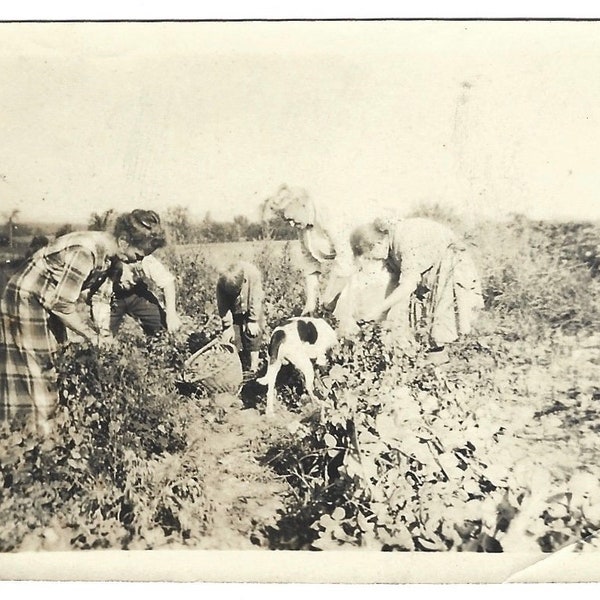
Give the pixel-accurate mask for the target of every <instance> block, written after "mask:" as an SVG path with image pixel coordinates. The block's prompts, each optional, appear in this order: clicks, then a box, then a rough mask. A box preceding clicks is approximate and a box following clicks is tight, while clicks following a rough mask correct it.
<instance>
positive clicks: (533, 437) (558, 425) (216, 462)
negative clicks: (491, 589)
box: [190, 335, 600, 551]
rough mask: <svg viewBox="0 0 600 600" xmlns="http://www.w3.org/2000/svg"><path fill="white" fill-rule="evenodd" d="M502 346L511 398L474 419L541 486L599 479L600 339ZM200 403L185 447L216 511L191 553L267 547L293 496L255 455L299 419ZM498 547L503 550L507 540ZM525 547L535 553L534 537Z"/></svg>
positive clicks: (220, 400) (222, 400) (230, 399)
mask: <svg viewBox="0 0 600 600" xmlns="http://www.w3.org/2000/svg"><path fill="white" fill-rule="evenodd" d="M509 348H510V352H511V356H509V357H507V363H506V364H505V365H504V366H503V367H501V368H499V369H498V370H497V371H496V372H495V378H496V381H497V385H498V388H499V389H502V390H504V391H506V390H508V389H511V390H513V393H511V394H506V393H505V394H504V395H503V398H502V405H501V406H498V405H495V406H493V407H490V405H489V404H488V403H486V402H483V401H482V404H481V406H480V408H479V409H480V410H481V411H482V414H484V413H485V414H487V415H488V416H489V415H490V411H491V413H492V414H493V416H494V418H496V419H499V420H500V421H501V422H502V424H503V425H504V426H506V428H508V429H510V430H511V431H513V432H514V434H515V438H516V442H514V443H512V445H511V446H510V448H509V450H510V452H511V453H512V454H513V457H516V460H517V462H518V458H519V456H523V457H527V458H528V459H533V461H534V463H535V464H536V465H538V466H539V468H540V470H539V472H542V473H547V481H546V483H547V484H548V485H550V484H551V482H552V481H559V480H561V481H564V480H567V479H569V477H570V476H572V475H573V473H575V472H576V471H578V470H580V469H586V470H588V471H590V470H591V471H593V472H598V476H599V477H600V470H599V469H598V467H597V466H596V465H597V464H598V462H599V461H598V458H599V457H600V437H599V436H598V431H600V385H599V383H598V379H597V373H598V372H600V371H599V370H598V369H599V367H600V336H599V335H595V336H587V337H569V336H562V337H560V338H558V340H557V343H556V344H555V345H554V346H552V347H548V346H544V347H540V348H538V350H537V351H535V352H533V353H532V351H531V345H530V344H529V343H525V342H514V343H513V344H512V345H510V346H509ZM439 368H443V369H446V370H448V369H453V368H455V369H457V370H460V368H461V366H460V365H457V364H456V363H455V364H453V363H450V364H449V365H444V366H440V367H439ZM208 402H210V404H211V410H210V412H209V417H208V420H207V417H206V413H205V414H204V415H203V416H202V417H199V420H198V421H197V422H196V423H193V424H192V425H191V427H190V437H191V440H192V441H191V443H192V444H193V445H194V444H197V445H198V446H199V447H200V448H202V450H203V456H204V459H203V465H202V468H203V469H205V471H206V473H205V480H204V481H205V485H206V490H207V493H208V495H209V499H210V501H211V502H212V504H213V505H214V521H213V524H212V526H211V528H210V532H211V534H210V536H209V537H207V538H205V539H204V540H203V541H202V543H201V544H200V546H199V547H200V548H201V549H237V550H242V549H252V548H254V549H259V548H268V540H266V539H265V537H264V533H263V532H264V530H265V528H267V527H269V526H273V525H275V524H276V523H277V521H278V519H279V518H280V517H281V516H282V514H283V513H284V511H285V503H286V499H287V498H289V497H290V493H291V491H290V490H289V488H288V486H287V484H286V482H285V481H284V480H283V479H281V478H279V477H278V476H277V475H276V474H275V473H274V472H273V471H271V470H270V469H269V468H268V466H266V465H264V464H262V461H261V458H262V457H264V455H265V453H266V452H267V450H268V448H269V447H270V446H272V445H273V444H274V443H276V441H277V440H278V439H281V438H282V437H283V436H284V434H285V433H286V426H287V425H288V424H289V423H290V422H291V421H292V420H294V419H298V414H295V413H293V412H289V411H288V410H287V409H286V407H284V406H282V405H280V406H279V407H278V410H277V412H276V415H275V417H273V418H272V419H267V418H266V417H265V416H264V414H263V410H264V407H263V406H262V404H261V403H259V404H258V405H257V406H256V407H251V408H247V407H244V405H243V403H242V401H241V400H240V399H239V398H238V397H236V396H233V395H228V394H221V395H219V396H217V397H214V398H212V399H210V400H209V401H208ZM504 450H506V448H505V449H504ZM500 451H502V448H500ZM532 476H536V475H535V474H533V475H532ZM546 483H544V482H540V486H542V487H543V486H544V485H546ZM548 489H550V488H548ZM540 493H542V490H540ZM513 535H514V537H515V540H516V547H515V548H514V550H515V551H516V550H519V551H525V550H527V548H526V547H525V546H524V545H523V539H524V538H523V532H518V531H517V530H516V528H515V532H514V534H513ZM506 545H507V546H510V540H509V539H507V540H506ZM506 549H507V550H510V547H507V548H506ZM530 549H531V550H535V549H536V547H535V544H534V543H533V540H532V543H531V548H530Z"/></svg>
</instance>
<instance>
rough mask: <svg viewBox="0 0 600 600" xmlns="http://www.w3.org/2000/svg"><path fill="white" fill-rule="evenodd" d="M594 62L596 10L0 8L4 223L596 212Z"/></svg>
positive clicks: (599, 56)
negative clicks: (103, 14)
mask: <svg viewBox="0 0 600 600" xmlns="http://www.w3.org/2000/svg"><path fill="white" fill-rule="evenodd" d="M599 74H600V23H585V22H579V23H578V22H571V23H565V22H320V23H313V22H303V23H276V22H274V23H256V22H254V23H252V22H250V23H189V24H187V23H163V24H159V23H151V24H142V23H138V24H132V23H125V24H117V23H110V24H102V23H96V24H48V23H47V24H0V132H1V133H0V219H1V218H2V217H3V215H4V214H5V213H8V212H9V211H10V210H12V209H15V208H16V209H19V210H20V211H21V218H22V219H23V220H26V219H27V220H31V219H38V220H48V221H65V220H66V221H72V222H83V221H86V220H87V218H88V216H89V214H90V213H91V212H93V211H95V212H100V211H103V210H106V209H108V208H116V209H118V210H129V209H132V208H135V207H144V208H153V209H156V210H158V211H159V212H164V211H165V210H166V209H167V208H168V207H170V206H174V205H183V206H187V207H189V208H190V211H191V213H192V214H193V215H195V216H198V217H201V216H203V215H204V214H205V213H206V212H207V211H209V212H210V213H211V215H212V216H213V217H214V218H216V219H229V218H231V217H232V216H233V215H235V214H246V215H248V216H249V217H251V218H257V214H256V207H257V206H258V204H259V203H260V201H261V200H263V199H264V198H265V197H266V196H269V195H270V194H272V193H273V192H274V191H275V190H276V189H277V187H278V186H279V185H280V184H281V183H284V182H285V183H288V184H289V185H292V186H302V187H305V188H306V189H307V190H308V191H309V193H310V194H311V195H312V196H313V197H314V199H315V201H317V202H324V203H329V204H330V205H332V206H334V207H339V210H345V211H352V212H353V213H364V214H365V217H366V218H368V216H369V215H375V214H376V213H377V211H379V210H382V208H383V207H389V208H392V209H394V210H396V211H398V212H399V213H403V212H407V211H409V210H410V209H411V208H412V207H413V206H414V205H415V204H418V203H420V202H438V203H440V204H443V205H444V204H449V205H451V206H452V207H454V208H455V209H456V210H457V211H459V212H460V213H468V214H471V215H477V216H480V215H481V216H498V217H502V216H504V215H507V214H509V213H511V212H520V213H524V214H527V215H529V216H532V217H542V218H544V217H547V218H557V217H558V218H563V217H566V218H592V219H599V218H600V201H599V200H598V193H599V190H600V76H599Z"/></svg>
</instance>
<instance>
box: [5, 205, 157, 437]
mask: <svg viewBox="0 0 600 600" xmlns="http://www.w3.org/2000/svg"><path fill="white" fill-rule="evenodd" d="M165 242H166V240H165V235H164V232H163V229H162V227H161V226H160V219H159V217H158V215H157V214H156V213H154V212H152V211H144V210H134V211H133V212H132V213H127V214H124V215H121V216H120V217H119V218H118V219H117V221H116V223H115V226H114V231H113V233H112V234H111V233H108V232H96V231H84V232H74V233H69V234H66V235H64V236H61V237H59V238H57V239H56V240H55V241H54V242H52V243H50V244H49V245H48V246H46V247H45V248H43V249H42V250H39V251H38V252H36V253H35V254H34V256H33V257H32V258H31V259H30V260H29V261H28V262H27V263H26V264H24V265H23V266H22V267H21V269H20V270H19V271H18V272H17V273H15V274H14V275H13V277H11V279H10V281H9V282H8V285H7V287H6V289H5V291H4V294H3V296H2V300H1V301H0V420H16V419H24V418H28V417H31V416H33V418H34V419H35V422H36V424H37V425H38V428H39V429H40V430H41V431H42V432H45V431H48V419H49V418H50V417H51V416H52V413H53V411H54V409H55V408H56V405H57V403H58V391H57V386H56V371H55V359H56V355H57V352H58V350H59V347H60V344H61V343H63V342H64V341H66V333H67V328H69V329H71V330H73V331H74V332H75V333H77V334H79V335H80V336H82V337H83V338H84V339H86V340H88V341H90V342H92V343H94V344H98V343H99V342H100V339H99V334H98V332H97V328H96V327H95V326H94V324H93V322H92V321H91V320H87V321H86V320H85V318H84V317H83V316H82V314H81V312H79V311H78V310H77V303H78V300H79V297H80V296H81V294H82V292H86V291H92V292H95V293H97V295H98V296H101V295H102V294H103V293H105V292H103V290H107V289H108V293H110V291H111V287H112V285H111V281H110V279H108V275H109V274H110V271H111V268H112V267H113V266H114V265H115V264H116V263H117V262H118V261H119V260H121V261H123V262H135V261H138V260H141V259H142V258H143V257H144V256H146V255H148V254H151V253H152V252H153V251H154V250H156V249H157V248H160V247H161V246H164V245H165ZM107 299H108V298H102V302H103V303H106V301H107ZM93 301H94V300H92V302H93Z"/></svg>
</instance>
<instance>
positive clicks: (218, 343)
mask: <svg viewBox="0 0 600 600" xmlns="http://www.w3.org/2000/svg"><path fill="white" fill-rule="evenodd" d="M215 346H222V347H223V348H227V349H228V350H229V351H230V352H231V353H233V352H235V350H236V348H235V346H234V345H233V344H230V343H224V342H221V338H219V337H216V338H215V339H213V340H212V341H210V342H208V344H205V345H204V346H202V348H200V350H196V352H194V354H192V355H191V356H190V357H189V358H188V359H186V361H185V363H184V366H185V367H189V365H190V364H191V363H192V362H194V360H195V359H196V358H198V357H199V356H200V355H201V354H204V352H206V351H207V350H209V349H210V348H213V347H215Z"/></svg>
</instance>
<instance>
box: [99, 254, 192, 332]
mask: <svg viewBox="0 0 600 600" xmlns="http://www.w3.org/2000/svg"><path fill="white" fill-rule="evenodd" d="M111 278H112V296H111V301H110V306H106V305H105V306H100V305H98V304H96V305H95V311H94V319H95V321H96V322H97V323H98V325H99V327H100V328H101V329H102V331H103V332H105V333H106V334H110V335H116V334H117V332H118V330H119V327H120V326H121V323H122V322H123V319H124V318H125V316H127V315H129V316H131V317H132V318H134V319H135V320H136V321H137V322H138V323H139V324H140V325H141V327H142V329H143V331H144V333H145V334H146V335H148V336H153V335H156V334H157V333H159V332H161V331H176V330H177V329H179V327H180V325H181V319H180V317H179V315H178V313H177V294H176V289H175V277H174V276H173V274H172V273H171V272H170V271H169V270H168V269H167V268H166V267H165V266H164V265H163V264H162V263H161V262H160V261H159V260H158V258H156V257H155V256H154V255H152V254H151V255H148V256H145V257H144V258H142V260H141V261H139V262H136V263H132V264H126V263H120V264H119V265H118V266H117V267H116V268H115V270H114V272H113V273H112V277H111ZM157 289H158V290H159V291H160V292H161V294H160V295H162V297H163V298H164V307H163V303H161V301H160V300H159V298H158V294H157V293H155V290H157Z"/></svg>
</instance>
